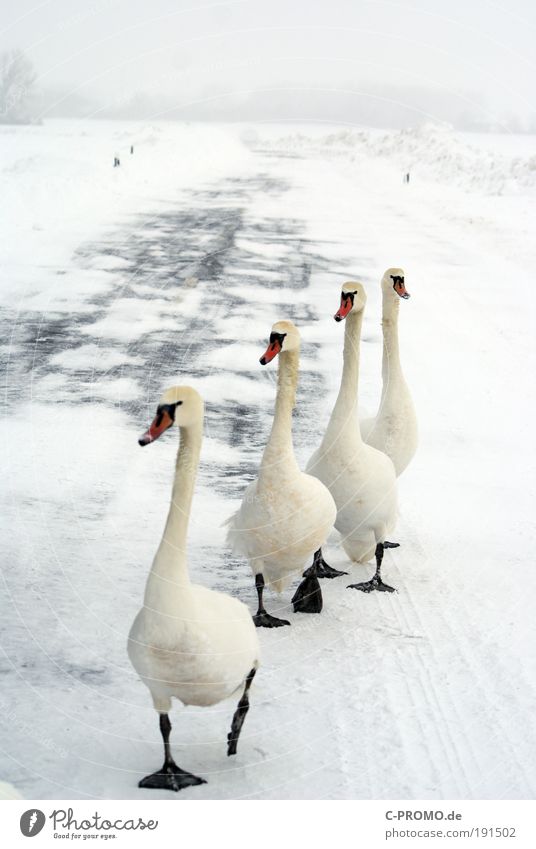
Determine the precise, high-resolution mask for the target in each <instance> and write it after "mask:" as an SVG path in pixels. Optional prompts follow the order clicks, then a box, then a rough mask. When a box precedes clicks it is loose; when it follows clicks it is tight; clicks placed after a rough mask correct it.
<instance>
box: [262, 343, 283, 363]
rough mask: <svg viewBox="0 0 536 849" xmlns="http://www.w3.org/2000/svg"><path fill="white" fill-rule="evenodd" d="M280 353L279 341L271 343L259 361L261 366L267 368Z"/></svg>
mask: <svg viewBox="0 0 536 849" xmlns="http://www.w3.org/2000/svg"><path fill="white" fill-rule="evenodd" d="M280 351H281V342H280V341H279V339H276V340H275V341H274V342H270V344H269V345H268V347H267V349H266V351H265V352H264V354H263V355H262V357H261V358H260V360H259V362H260V364H261V366H265V365H266V363H269V362H270V360H273V358H274V357H277V355H278V354H279V352H280Z"/></svg>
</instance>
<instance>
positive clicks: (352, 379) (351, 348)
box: [331, 310, 363, 433]
mask: <svg viewBox="0 0 536 849" xmlns="http://www.w3.org/2000/svg"><path fill="white" fill-rule="evenodd" d="M345 322H346V326H345V329H344V351H343V367H342V378H341V386H340V389H339V394H338V396H337V400H336V402H335V406H334V408H333V413H332V415H331V419H332V421H335V420H338V422H339V425H340V426H343V425H344V424H346V423H347V422H349V421H353V420H354V417H355V416H356V414H357V403H358V389H359V346H360V343H361V327H362V325H363V310H360V311H359V312H355V313H354V312H350V313H349V315H348V316H347V318H346V319H345ZM355 430H356V431H357V432H358V433H359V428H356V429H355Z"/></svg>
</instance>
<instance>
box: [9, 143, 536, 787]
mask: <svg viewBox="0 0 536 849" xmlns="http://www.w3.org/2000/svg"><path fill="white" fill-rule="evenodd" d="M140 160H141V163H142V164H140V166H139V167H142V165H143V167H147V166H148V161H144V160H143V155H142V153H141V154H140ZM135 167H136V164H135V163H134V162H131V163H129V168H130V169H131V170H133V169H134V168H135ZM171 179H172V175H170V180H171ZM533 214H534V204H533V201H532V198H531V196H529V195H527V196H524V195H522V194H520V195H515V194H512V193H510V194H506V195H505V196H502V197H498V196H486V195H484V194H478V193H477V192H474V191H473V193H472V194H466V193H464V192H463V191H462V190H461V189H460V188H459V187H456V188H455V187H453V186H450V187H449V186H446V185H445V184H444V183H442V184H438V183H433V182H432V181H430V180H425V179H420V180H419V179H415V180H413V181H412V183H410V185H409V186H406V185H404V184H403V183H402V180H401V173H400V169H399V167H398V166H397V165H396V164H395V163H394V162H393V161H391V160H389V159H385V158H384V159H382V158H376V157H373V156H371V155H369V154H365V153H363V152H361V153H359V152H358V153H356V155H355V156H353V157H349V156H347V155H342V154H341V155H337V154H336V153H334V152H333V150H331V149H330V150H329V151H327V152H326V151H325V150H323V149H322V147H321V145H312V146H311V148H310V149H306V150H299V149H297V148H296V145H294V144H291V143H278V144H272V143H263V142H257V144H256V146H255V148H254V150H250V151H249V152H247V154H246V152H245V155H244V164H243V168H240V167H238V166H237V164H236V162H234V163H233V167H232V169H230V170H229V173H228V174H227V175H224V176H221V175H218V177H217V178H214V179H212V180H205V181H204V182H203V183H202V184H201V183H199V184H198V185H196V186H193V187H188V188H184V189H181V187H180V185H178V186H177V188H176V198H175V199H174V200H173V202H172V201H171V200H170V198H169V196H167V197H166V199H165V202H164V201H162V202H161V203H160V206H159V207H158V206H157V207H155V205H154V204H153V205H152V206H150V208H149V205H148V209H147V211H146V210H145V209H143V208H142V209H140V210H139V212H138V214H136V215H135V216H131V217H130V219H129V222H128V226H125V225H124V224H122V225H121V226H116V227H115V228H112V227H110V228H108V229H107V230H106V232H105V233H103V232H102V231H101V232H99V234H98V236H97V237H95V238H92V239H91V240H89V239H86V240H84V241H82V242H81V243H80V244H79V247H78V248H77V250H76V252H75V255H74V257H73V258H72V260H70V261H69V262H65V263H62V264H61V265H60V264H56V265H54V266H53V267H52V268H47V270H46V271H44V272H43V274H44V275H45V276H46V279H47V286H46V287H43V288H40V274H41V259H40V257H39V256H35V257H34V256H24V253H23V251H21V257H20V262H21V263H24V264H25V267H27V268H28V269H29V270H28V274H29V277H30V280H31V283H30V285H29V287H27V289H26V290H25V293H24V295H23V296H20V297H18V296H17V298H15V299H14V301H13V302H12V303H8V304H7V306H6V310H5V313H4V334H3V338H4V341H5V355H6V364H7V365H6V381H5V387H6V401H7V405H6V409H7V413H6V416H5V418H4V420H3V427H4V429H5V433H4V435H3V442H4V446H5V449H6V455H7V463H6V465H7V471H6V475H5V480H6V486H5V487H4V499H3V503H2V517H1V522H2V532H3V537H4V538H5V540H6V545H5V547H4V558H3V579H4V581H5V588H6V591H7V593H6V598H7V604H6V607H5V612H4V613H3V615H2V618H1V621H0V629H1V632H2V637H1V645H2V649H3V652H4V657H3V660H2V663H1V666H0V679H1V681H2V689H1V695H0V707H1V711H0V716H1V720H2V725H3V730H2V749H3V755H2V760H1V762H0V777H1V778H3V779H6V780H9V781H11V782H12V783H13V784H15V785H16V786H17V787H18V788H19V789H20V791H21V792H22V793H23V794H24V795H25V796H26V797H29V798H47V797H60V798H69V797H72V798H84V797H102V798H136V797H139V798H146V797H150V798H154V797H157V796H159V795H160V796H161V797H162V798H168V797H169V796H168V794H166V793H164V792H162V793H160V794H159V793H157V792H155V791H147V790H139V789H138V788H137V781H138V779H139V778H140V777H141V776H143V775H145V774H146V773H147V772H149V771H152V770H153V769H155V768H156V767H157V766H158V765H159V763H160V759H161V741H160V736H159V732H158V726H157V721H156V717H155V714H154V711H153V709H152V706H151V702H150V698H149V694H148V692H147V691H146V690H145V688H144V687H143V685H142V684H141V683H140V682H139V681H138V680H137V679H136V676H135V673H134V671H133V670H132V669H131V667H130V665H129V662H128V659H127V656H126V649H125V643H126V635H127V632H128V629H129V626H130V622H131V620H132V618H133V616H134V614H135V612H136V610H137V608H138V607H139V604H140V601H141V598H142V593H143V587H144V583H145V579H146V574H147V571H148V569H149V567H150V563H151V560H152V556H153V553H154V550H155V548H156V546H157V544H158V541H159V537H160V534H161V531H162V527H163V522H164V518H165V514H166V511H167V505H168V499H169V495H170V484H171V475H172V471H173V458H174V455H175V452H176V448H177V446H176V442H175V439H174V437H172V436H168V437H166V438H164V439H162V440H161V441H160V442H159V443H157V444H156V445H154V446H151V447H150V448H148V449H145V450H144V451H141V450H140V449H139V447H138V445H137V436H138V435H139V434H140V433H141V432H142V431H143V430H144V429H145V428H146V426H147V424H148V423H149V421H150V419H151V418H152V415H153V413H154V407H155V404H156V402H157V400H158V397H159V395H160V392H161V390H162V389H163V388H165V387H166V386H167V385H170V384H172V383H175V382H187V383H190V382H191V383H192V384H193V385H195V386H196V388H197V389H199V391H201V393H202V394H203V396H204V397H205V400H206V404H207V414H206V426H205V431H206V439H205V443H204V449H203V453H202V466H201V469H200V476H199V481H198V486H197V494H196V498H195V501H194V509H193V516H192V523H191V527H190V565H191V573H192V576H193V577H194V579H195V580H196V581H198V582H199V583H204V584H206V585H208V586H211V587H214V588H216V589H221V590H225V591H227V592H230V593H233V594H236V595H238V596H240V598H242V599H243V600H244V601H246V602H248V603H249V604H250V605H251V607H252V609H253V606H254V595H255V594H254V589H253V585H252V579H251V575H250V573H249V570H248V568H247V566H246V564H245V563H243V562H241V561H239V560H234V559H232V557H230V556H229V553H228V551H227V549H226V548H225V544H224V529H223V528H221V523H222V522H223V520H224V519H225V518H226V517H227V516H228V515H229V513H230V512H231V511H232V510H233V509H234V507H235V505H236V503H237V500H238V499H239V497H240V494H241V492H242V490H243V489H244V487H245V486H246V484H247V483H248V482H249V481H250V480H251V479H252V477H253V476H254V474H255V470H256V468H257V465H258V462H259V458H260V454H261V452H262V448H263V445H264V443H265V440H266V437H267V434H268V431H269V428H270V423H271V415H272V409H273V400H274V391H275V374H276V370H275V368H270V367H267V368H266V369H262V368H261V367H260V366H259V365H258V358H259V356H260V354H261V353H262V351H263V349H264V346H265V343H266V339H267V336H268V333H269V330H270V327H271V325H272V323H273V322H274V321H276V320H277V319H280V318H285V317H288V318H292V319H293V320H294V321H295V322H296V323H297V324H298V325H299V327H300V329H301V330H302V336H303V348H302V371H301V379H300V387H299V393H298V406H297V410H296V415H295V423H294V434H295V445H296V451H297V454H298V456H299V459H300V461H301V462H302V463H303V464H305V462H306V460H307V459H308V457H309V455H310V454H311V453H312V451H313V450H314V448H316V446H317V444H318V442H319V439H320V437H321V434H322V432H323V428H324V426H325V424H326V422H327V419H328V417H329V413H330V410H331V407H332V404H333V400H334V397H335V394H336V391H337V388H338V381H339V377H340V366H341V352H342V335H343V328H342V329H341V326H340V325H336V324H335V322H333V319H332V315H333V313H334V311H335V309H336V307H337V305H338V299H339V291H340V284H341V283H342V282H343V281H344V280H346V279H351V278H358V279H360V280H361V281H362V282H363V283H364V284H365V285H366V287H367V292H368V295H369V299H368V305H367V311H366V318H365V327H364V342H363V361H362V379H361V386H360V390H361V396H362V409H364V410H365V409H368V410H369V411H373V410H374V408H375V405H376V403H377V399H378V397H379V391H380V362H381V330H380V313H379V310H380V298H379V279H380V276H381V273H382V272H383V270H384V269H385V268H387V267H388V266H391V265H401V266H403V267H404V268H405V270H406V282H407V286H408V289H409V291H410V292H411V295H412V298H411V300H410V301H409V302H407V303H404V304H402V305H401V310H400V312H401V325H402V326H401V334H402V340H401V347H402V356H403V365H404V369H405V372H406V377H407V379H408V383H409V384H410V386H411V389H412V392H413V395H414V399H415V403H416V407H417V410H418V414H419V420H420V428H421V446H420V450H419V453H418V455H417V457H416V458H415V460H414V462H413V464H412V465H411V466H410V467H409V469H408V470H407V471H406V473H405V474H404V476H403V477H402V478H401V480H400V505H401V515H400V521H399V525H398V529H397V536H396V538H397V540H398V541H399V542H400V543H401V548H399V549H397V550H396V551H394V552H389V553H388V556H386V560H385V569H384V571H385V577H386V580H388V581H389V582H390V583H393V584H394V585H395V586H397V587H398V589H399V592H398V594H396V595H393V596H391V595H388V594H385V595H384V594H372V595H370V596H366V595H362V594H360V593H355V592H350V591H348V590H346V584H347V583H348V582H349V581H347V580H345V579H344V578H342V579H338V580H336V581H329V582H324V583H323V590H324V611H323V613H322V615H321V616H320V617H306V616H303V615H302V616H300V615H299V614H298V615H294V614H293V613H292V612H291V608H290V605H289V600H290V597H291V595H292V591H289V592H287V593H286V594H285V595H284V597H283V598H282V599H281V601H280V602H279V605H280V606H279V607H278V601H277V598H276V597H275V596H272V595H270V598H269V601H270V610H271V612H273V613H279V615H283V616H285V617H286V618H289V619H291V621H292V627H291V628H284V629H279V630H277V631H274V632H271V631H261V633H260V637H261V641H262V645H263V667H262V670H261V672H260V673H259V675H258V676H257V678H256V681H255V686H254V688H253V695H252V709H251V711H250V713H249V715H248V719H247V722H246V724H245V726H244V731H243V734H242V738H241V744H240V749H239V753H238V756H237V757H236V758H233V759H227V758H226V756H225V743H226V733H227V731H228V728H229V723H230V718H231V715H232V711H233V709H234V707H233V705H232V704H231V703H227V704H224V705H219V706H218V707H216V708H213V709H211V710H206V709H205V710H199V709H197V710H196V709H192V708H189V709H187V710H184V709H183V710H181V709H180V708H179V707H178V706H177V707H176V708H175V709H174V711H173V715H172V717H171V718H172V722H173V726H174V728H173V736H172V744H173V747H174V751H175V753H176V756H177V761H178V762H179V763H180V764H182V765H183V766H184V767H185V768H186V769H191V770H193V771H194V772H196V773H197V774H199V775H202V776H204V777H205V778H207V779H208V783H207V784H206V785H203V786H202V787H196V788H192V789H191V790H188V791H185V792H184V793H181V794H180V796H179V798H230V799H233V798H399V799H400V798H402V799H403V798H425V799H432V798H448V799H455V798H533V796H534V793H535V792H536V722H535V720H534V711H533V709H532V706H533V704H534V700H535V695H536V692H535V691H536V683H535V682H536V678H535V674H534V673H535V671H536V669H535V666H536V664H535V657H534V645H535V640H534V637H535V634H534V631H535V625H534V616H533V613H532V608H533V593H534V589H535V584H536V579H535V577H534V569H533V568H532V567H531V562H530V561H531V558H532V551H533V548H534V542H535V540H534V536H535V535H534V527H533V526H534V523H533V521H532V513H531V501H532V503H533V500H534V488H535V484H534V481H535V475H534V472H535V469H534V449H533V436H532V429H533V428H532V410H533V408H534V404H533V398H532V392H533V390H532V383H533V374H534V366H535V362H534V353H533V337H532V333H533V314H532V313H533V306H532V299H531V294H532V292H531V289H532V286H533V281H532V277H533V271H532V269H533V268H534V266H535V263H536V256H535V251H534V247H533V245H531V244H530V243H529V241H528V239H527V232H528V229H529V219H530V216H531V215H532V216H533ZM10 261H11V262H12V264H13V267H14V266H15V265H16V264H17V261H16V260H13V259H12V258H11V260H10ZM9 270H10V266H9V265H8V271H9ZM51 275H55V278H56V281H55V282H54V285H53V286H52V287H51V286H50V285H48V284H49V282H50V276H51ZM329 561H330V562H331V563H332V565H333V566H335V567H338V568H346V567H347V565H348V564H347V563H346V561H345V558H344V554H343V552H342V550H340V549H339V548H338V546H337V540H336V535H334V536H333V539H332V544H331V546H330V547H329ZM369 571H370V569H365V568H364V567H363V568H361V569H358V568H356V567H354V568H353V569H352V575H351V578H352V581H355V580H360V579H361V578H362V577H364V576H365V574H368V572H369ZM173 798H175V797H174V796H173Z"/></svg>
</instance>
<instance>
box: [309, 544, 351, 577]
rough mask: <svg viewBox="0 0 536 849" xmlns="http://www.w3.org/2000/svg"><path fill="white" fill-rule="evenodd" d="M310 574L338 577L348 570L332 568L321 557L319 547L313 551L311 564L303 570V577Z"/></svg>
mask: <svg viewBox="0 0 536 849" xmlns="http://www.w3.org/2000/svg"><path fill="white" fill-rule="evenodd" d="M312 574H316V577H317V578H339V577H340V576H341V575H347V574H348V572H340V571H339V569H334V568H333V567H332V566H330V565H329V563H326V561H325V560H324V558H323V557H322V549H321V548H319V549H318V551H315V553H314V558H313V565H312V566H309V568H308V569H306V570H305V572H304V573H303V577H304V578H306V577H307V576H308V575H312Z"/></svg>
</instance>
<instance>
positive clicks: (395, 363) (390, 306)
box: [382, 292, 402, 397]
mask: <svg viewBox="0 0 536 849" xmlns="http://www.w3.org/2000/svg"><path fill="white" fill-rule="evenodd" d="M399 308H400V301H399V299H398V297H396V299H395V298H393V296H392V294H391V293H385V292H384V294H383V309H382V332H383V356H382V381H383V390H382V397H383V396H384V395H385V394H386V392H387V391H388V388H389V386H390V385H392V382H393V381H396V380H397V379H400V378H402V367H401V365H400V349H399V345H398V311H399Z"/></svg>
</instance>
